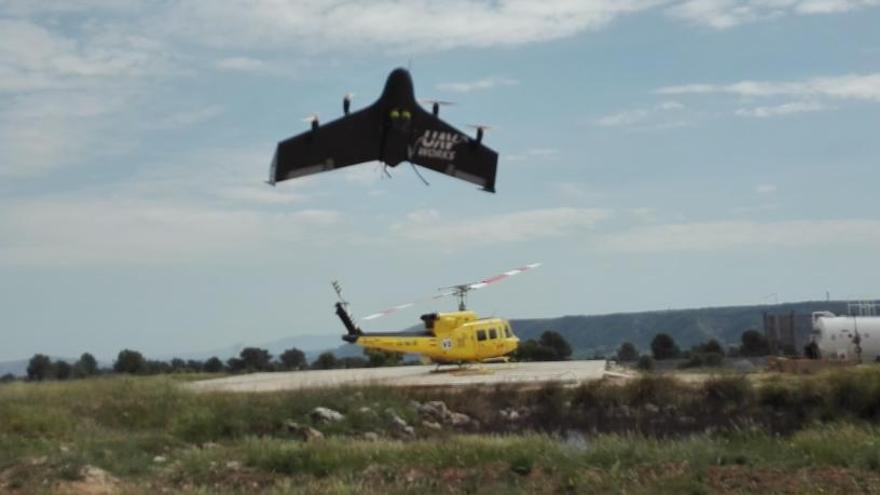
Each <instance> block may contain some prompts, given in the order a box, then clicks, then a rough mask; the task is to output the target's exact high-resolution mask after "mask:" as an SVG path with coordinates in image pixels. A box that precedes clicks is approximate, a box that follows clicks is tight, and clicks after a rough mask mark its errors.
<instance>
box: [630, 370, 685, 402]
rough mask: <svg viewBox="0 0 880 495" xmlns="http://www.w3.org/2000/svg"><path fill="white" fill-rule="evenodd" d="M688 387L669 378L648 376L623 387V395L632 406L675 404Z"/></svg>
mask: <svg viewBox="0 0 880 495" xmlns="http://www.w3.org/2000/svg"><path fill="white" fill-rule="evenodd" d="M685 388H686V386H685V385H683V384H681V382H679V381H678V380H676V379H674V378H670V377H668V376H660V375H647V376H643V377H641V378H638V379H636V380H632V381H631V382H629V383H627V384H625V385H623V388H622V390H621V393H622V394H623V396H624V399H625V401H626V403H628V404H630V405H644V404H648V403H651V404H655V405H656V404H675V403H677V402H678V401H679V399H680V398H681V397H683V396H685V395H688V394H686V390H685Z"/></svg>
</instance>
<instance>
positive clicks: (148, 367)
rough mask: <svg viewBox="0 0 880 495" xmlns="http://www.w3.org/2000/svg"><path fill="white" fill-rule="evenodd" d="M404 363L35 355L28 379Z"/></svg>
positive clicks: (375, 357) (259, 356)
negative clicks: (106, 362) (107, 363)
mask: <svg viewBox="0 0 880 495" xmlns="http://www.w3.org/2000/svg"><path fill="white" fill-rule="evenodd" d="M400 364H409V363H404V362H403V358H402V356H401V355H399V354H394V353H390V352H383V351H376V350H372V349H365V350H364V356H363V357H358V356H354V357H344V358H338V357H336V356H335V355H334V354H333V353H332V352H324V353H321V354H320V355H318V357H317V358H316V359H315V360H313V361H312V362H311V363H309V362H308V360H307V358H306V354H305V352H303V351H301V350H300V349H297V348H296V347H291V348H290V349H287V350H286V351H284V352H282V353H281V354H279V355H278V356H277V357H274V356H273V355H272V354H271V353H270V352H269V351H268V350H266V349H261V348H258V347H246V348H244V349H242V350H241V352H240V353H239V354H238V356H235V357H232V358H229V359H227V360H226V361H223V360H221V359H220V358H218V357H216V356H214V357H211V358H209V359H206V360H196V359H188V360H184V359H180V358H173V359H171V360H168V361H162V360H156V359H147V358H145V357H144V355H143V354H141V353H140V352H138V351H135V350H131V349H123V350H121V351H119V354H118V355H117V356H116V360H115V361H114V362H113V365H112V366H111V367H110V368H100V367H99V366H98V362H97V360H96V359H95V357H94V356H93V355H91V354H89V353H84V354H83V355H82V356H81V357H80V358H79V359H78V360H77V361H76V362H74V363H73V364H71V363H69V362H67V361H65V360H62V359H58V360H53V359H52V358H50V357H49V356H47V355H45V354H35V355H34V356H33V357H32V358H31V359H30V361H29V362H28V366H27V379H28V380H31V381H42V380H49V379H53V380H69V379H75V378H87V377H90V376H96V375H102V374H112V373H121V374H131V375H158V374H164V373H249V372H257V371H297V370H306V369H335V368H367V367H378V366H396V365H400ZM14 378H15V377H14V376H12V375H7V376H4V377H2V378H0V379H2V380H3V381H11V380H13V379H14Z"/></svg>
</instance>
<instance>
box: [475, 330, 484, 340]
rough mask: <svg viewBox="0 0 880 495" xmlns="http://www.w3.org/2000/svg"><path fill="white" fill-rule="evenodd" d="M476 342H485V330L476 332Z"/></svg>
mask: <svg viewBox="0 0 880 495" xmlns="http://www.w3.org/2000/svg"><path fill="white" fill-rule="evenodd" d="M477 340H479V341H480V342H482V341H484V340H486V331H485V330H477Z"/></svg>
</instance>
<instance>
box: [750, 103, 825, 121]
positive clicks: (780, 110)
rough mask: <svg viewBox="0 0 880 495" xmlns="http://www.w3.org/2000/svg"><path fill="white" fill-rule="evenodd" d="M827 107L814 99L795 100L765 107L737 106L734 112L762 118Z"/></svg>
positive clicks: (817, 110) (813, 110)
mask: <svg viewBox="0 0 880 495" xmlns="http://www.w3.org/2000/svg"><path fill="white" fill-rule="evenodd" d="M828 109H829V107H828V106H827V105H823V104H822V103H818V102H815V101H795V102H791V103H783V104H781V105H774V106H766V107H752V108H738V109H737V110H736V114H737V115H739V116H740V117H757V118H761V119H764V118H768V117H781V116H785V115H793V114H797V113H804V112H819V111H822V110H828Z"/></svg>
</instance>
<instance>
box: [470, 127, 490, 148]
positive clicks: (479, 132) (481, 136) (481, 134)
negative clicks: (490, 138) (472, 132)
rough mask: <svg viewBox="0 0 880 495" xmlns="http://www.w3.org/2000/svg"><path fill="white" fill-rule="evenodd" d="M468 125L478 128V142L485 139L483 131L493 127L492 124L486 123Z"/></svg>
mask: <svg viewBox="0 0 880 495" xmlns="http://www.w3.org/2000/svg"><path fill="white" fill-rule="evenodd" d="M468 127H470V128H473V129H476V130H477V142H478V143H479V142H480V141H482V140H483V131H488V130H490V129H492V126H490V125H486V124H468Z"/></svg>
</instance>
